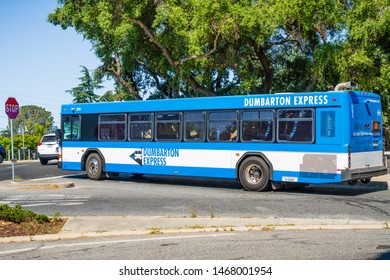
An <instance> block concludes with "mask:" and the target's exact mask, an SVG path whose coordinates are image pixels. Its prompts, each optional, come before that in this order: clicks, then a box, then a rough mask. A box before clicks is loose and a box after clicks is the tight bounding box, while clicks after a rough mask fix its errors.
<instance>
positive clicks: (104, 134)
mask: <svg viewBox="0 0 390 280" xmlns="http://www.w3.org/2000/svg"><path fill="white" fill-rule="evenodd" d="M126 119H127V118H126V114H107V115H99V140H100V141H124V140H126V121H127V120H126Z"/></svg>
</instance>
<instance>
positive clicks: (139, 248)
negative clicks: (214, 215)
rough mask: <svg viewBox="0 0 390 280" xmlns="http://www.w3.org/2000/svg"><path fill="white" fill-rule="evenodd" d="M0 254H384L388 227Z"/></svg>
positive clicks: (36, 245) (43, 245) (87, 244)
mask: <svg viewBox="0 0 390 280" xmlns="http://www.w3.org/2000/svg"><path fill="white" fill-rule="evenodd" d="M0 259H2V260H6V259H7V260H40V259H44V260H48V259H50V260H56V259H60V260H308V259H309V260H381V259H382V260H385V259H387V260H388V259H390V231H389V230H385V229H383V230H357V231H354V230H317V231H253V232H220V233H198V234H182V235H178V234H176V235H165V234H164V235H147V236H126V237H114V238H94V239H78V240H61V241H52V242H28V243H16V244H15V243H10V244H3V245H1V247H0Z"/></svg>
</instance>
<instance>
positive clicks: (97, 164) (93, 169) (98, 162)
mask: <svg viewBox="0 0 390 280" xmlns="http://www.w3.org/2000/svg"><path fill="white" fill-rule="evenodd" d="M85 166H86V171H87V175H88V178H89V179H91V180H100V179H101V178H102V177H103V176H104V173H103V161H102V159H101V157H100V156H99V155H98V154H95V153H93V154H90V155H89V156H88V158H87V162H86V165H85Z"/></svg>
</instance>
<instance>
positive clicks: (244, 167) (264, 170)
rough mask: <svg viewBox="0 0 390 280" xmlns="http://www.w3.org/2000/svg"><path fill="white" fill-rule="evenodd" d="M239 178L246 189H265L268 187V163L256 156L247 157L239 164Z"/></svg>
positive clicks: (258, 190)
mask: <svg viewBox="0 0 390 280" xmlns="http://www.w3.org/2000/svg"><path fill="white" fill-rule="evenodd" d="M238 174H239V179H240V182H241V184H242V186H243V187H244V188H245V189H247V190H248V191H257V192H260V191H265V190H267V189H268V188H269V185H270V182H269V178H270V170H269V167H268V165H267V164H266V163H265V162H264V160H262V159H261V158H258V157H248V158H246V159H245V160H244V161H243V162H242V163H241V165H240V168H239V173H238Z"/></svg>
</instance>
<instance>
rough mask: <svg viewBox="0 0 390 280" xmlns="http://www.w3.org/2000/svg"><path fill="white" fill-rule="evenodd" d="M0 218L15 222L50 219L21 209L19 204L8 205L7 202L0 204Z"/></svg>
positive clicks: (41, 221)
mask: <svg viewBox="0 0 390 280" xmlns="http://www.w3.org/2000/svg"><path fill="white" fill-rule="evenodd" d="M0 220H3V221H7V222H13V223H17V224H20V223H21V222H38V223H46V222H50V219H49V218H48V217H47V216H46V215H43V214H35V213H34V212H32V211H31V210H26V209H23V208H22V206H20V205H16V206H15V207H10V206H9V205H8V204H1V205H0Z"/></svg>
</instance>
